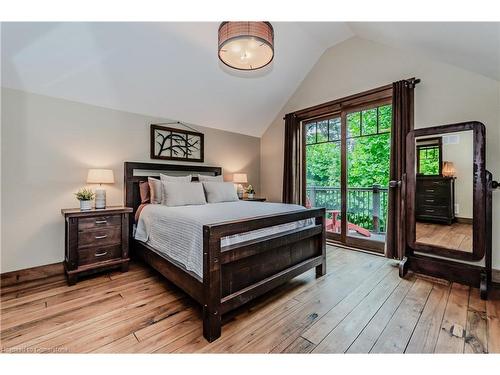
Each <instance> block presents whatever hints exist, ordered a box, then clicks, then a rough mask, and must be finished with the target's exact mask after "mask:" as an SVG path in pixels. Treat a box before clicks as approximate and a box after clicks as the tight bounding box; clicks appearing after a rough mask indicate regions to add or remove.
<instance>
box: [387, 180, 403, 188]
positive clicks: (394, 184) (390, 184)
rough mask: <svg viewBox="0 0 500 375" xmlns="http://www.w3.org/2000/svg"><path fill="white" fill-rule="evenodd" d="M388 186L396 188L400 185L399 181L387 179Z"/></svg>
mask: <svg viewBox="0 0 500 375" xmlns="http://www.w3.org/2000/svg"><path fill="white" fill-rule="evenodd" d="M389 187H390V188H393V189H394V188H398V187H401V181H394V180H392V181H389Z"/></svg>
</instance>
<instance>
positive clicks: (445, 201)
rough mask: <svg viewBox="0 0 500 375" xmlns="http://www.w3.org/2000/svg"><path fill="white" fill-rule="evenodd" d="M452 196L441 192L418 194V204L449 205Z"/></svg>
mask: <svg viewBox="0 0 500 375" xmlns="http://www.w3.org/2000/svg"><path fill="white" fill-rule="evenodd" d="M449 204H450V198H449V197H446V196H442V195H439V194H434V195H432V194H420V195H417V205H418V207H420V206H426V205H427V206H433V205H436V206H448V205H449Z"/></svg>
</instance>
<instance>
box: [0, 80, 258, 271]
mask: <svg viewBox="0 0 500 375" xmlns="http://www.w3.org/2000/svg"><path fill="white" fill-rule="evenodd" d="M1 100H2V102H1V103H2V116H1V119H2V132H1V136H2V141H1V146H2V152H1V162H2V191H1V194H2V214H1V220H2V230H1V232H2V233H1V245H2V247H1V258H0V259H1V272H9V271H13V270H18V269H22V268H28V267H34V266H39V265H44V264H50V263H55V262H60V261H62V260H63V257H64V220H63V217H62V216H61V213H60V210H61V208H66V207H77V206H78V201H77V200H76V199H75V197H74V195H73V193H74V192H75V191H77V190H78V188H79V187H81V186H83V185H85V179H86V174H87V169H88V168H99V167H102V168H112V169H113V170H114V173H115V181H116V183H115V184H114V185H112V186H109V187H108V189H107V191H108V194H107V198H108V205H119V204H122V202H123V198H122V188H123V162H124V161H148V162H159V161H154V160H150V159H149V124H151V123H154V122H162V121H167V120H164V119H163V120H162V119H158V118H152V117H148V116H144V115H139V114H133V113H127V112H121V111H115V110H110V109H106V108H101V107H95V106H91V105H86V104H81V103H76V102H71V101H66V100H61V99H54V98H50V97H46V96H40V95H34V94H29V93H26V92H22V91H17V90H11V89H6V88H2V98H1ZM193 110H196V108H193ZM196 128H198V129H199V130H200V131H201V132H203V133H204V134H205V163H204V164H205V165H212V166H221V167H222V168H223V172H224V174H226V175H227V174H232V173H233V172H240V171H242V172H246V173H248V179H249V182H250V183H252V185H254V187H255V188H256V189H257V190H258V189H259V185H260V184H259V177H260V171H259V168H260V155H259V150H260V139H259V138H256V137H250V136H245V135H240V134H236V133H230V132H225V131H221V130H215V129H209V128H203V127H196Z"/></svg>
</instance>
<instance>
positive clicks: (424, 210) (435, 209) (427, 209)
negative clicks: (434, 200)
mask: <svg viewBox="0 0 500 375" xmlns="http://www.w3.org/2000/svg"><path fill="white" fill-rule="evenodd" d="M416 213H417V215H422V216H440V217H447V216H449V208H448V206H425V205H424V206H420V207H419V208H418V209H417V212H416Z"/></svg>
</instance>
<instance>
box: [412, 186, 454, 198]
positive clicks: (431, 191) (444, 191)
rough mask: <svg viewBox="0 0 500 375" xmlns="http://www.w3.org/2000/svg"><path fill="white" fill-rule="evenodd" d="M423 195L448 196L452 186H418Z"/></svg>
mask: <svg viewBox="0 0 500 375" xmlns="http://www.w3.org/2000/svg"><path fill="white" fill-rule="evenodd" d="M417 191H418V193H419V194H421V195H434V196H437V195H439V196H446V195H448V194H449V191H450V187H449V186H447V185H435V186H421V187H419V188H417Z"/></svg>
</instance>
